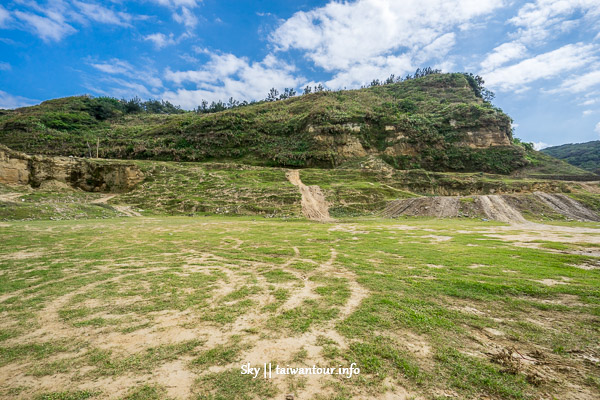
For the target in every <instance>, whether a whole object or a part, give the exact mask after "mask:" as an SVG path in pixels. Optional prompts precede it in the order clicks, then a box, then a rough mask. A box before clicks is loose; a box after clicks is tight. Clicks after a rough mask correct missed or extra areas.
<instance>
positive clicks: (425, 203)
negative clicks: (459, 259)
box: [381, 192, 600, 224]
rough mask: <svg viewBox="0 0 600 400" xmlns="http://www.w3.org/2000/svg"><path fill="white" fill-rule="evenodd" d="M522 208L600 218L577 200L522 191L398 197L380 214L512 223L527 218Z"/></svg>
mask: <svg viewBox="0 0 600 400" xmlns="http://www.w3.org/2000/svg"><path fill="white" fill-rule="evenodd" d="M521 212H529V213H531V214H534V215H539V214H542V215H543V214H545V213H550V214H551V213H556V214H560V215H563V216H565V217H567V218H569V219H576V220H580V221H600V216H599V215H597V214H596V213H595V212H594V211H592V210H590V209H588V208H586V207H585V206H584V205H583V204H581V203H579V202H578V201H576V200H573V199H572V198H570V197H568V196H566V195H564V194H557V193H543V192H535V193H534V194H523V195H482V196H467V197H459V196H432V197H419V198H413V199H404V200H395V201H392V202H390V203H388V205H387V207H386V208H385V209H384V210H383V212H382V213H381V215H382V216H383V217H387V218H394V217H398V216H400V215H408V216H424V217H436V218H448V217H461V216H463V217H464V216H466V217H483V218H488V219H492V220H496V221H502V222H508V223H512V224H524V223H528V221H527V220H526V219H525V218H524V217H523V215H522V214H521Z"/></svg>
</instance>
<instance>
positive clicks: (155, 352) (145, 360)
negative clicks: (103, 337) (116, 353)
mask: <svg viewBox="0 0 600 400" xmlns="http://www.w3.org/2000/svg"><path fill="white" fill-rule="evenodd" d="M202 343H203V342H201V341H199V340H190V341H186V342H181V343H177V344H170V345H164V346H158V347H152V348H149V349H146V350H144V351H141V352H139V353H136V354H131V355H129V356H127V357H122V358H116V357H113V356H112V353H111V352H110V351H107V350H100V349H93V350H91V351H90V352H89V353H88V355H87V359H88V362H89V363H90V364H91V365H94V366H96V370H94V371H92V373H93V374H97V375H105V376H107V375H121V374H123V373H126V372H130V371H149V370H152V369H153V368H155V367H156V366H157V365H160V364H161V363H164V362H167V361H172V360H175V359H177V358H178V357H179V356H181V355H183V354H190V353H193V352H194V351H195V349H196V347H198V346H200V345H202Z"/></svg>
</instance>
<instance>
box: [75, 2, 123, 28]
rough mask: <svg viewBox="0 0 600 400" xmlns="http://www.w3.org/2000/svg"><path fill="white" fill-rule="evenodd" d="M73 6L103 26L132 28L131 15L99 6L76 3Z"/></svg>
mask: <svg viewBox="0 0 600 400" xmlns="http://www.w3.org/2000/svg"><path fill="white" fill-rule="evenodd" d="M73 4H74V5H75V6H76V7H77V8H78V9H79V10H80V11H81V13H82V14H83V15H85V16H86V17H87V18H88V19H90V20H91V21H96V22H99V23H102V24H109V25H120V26H130V21H131V19H132V17H131V15H129V14H127V13H124V12H115V11H113V10H111V9H108V8H106V7H103V6H101V5H98V4H93V3H84V2H81V1H74V2H73Z"/></svg>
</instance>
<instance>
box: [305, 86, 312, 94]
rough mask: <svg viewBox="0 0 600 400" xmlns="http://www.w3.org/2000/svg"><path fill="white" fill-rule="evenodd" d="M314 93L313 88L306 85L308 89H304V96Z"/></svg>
mask: <svg viewBox="0 0 600 400" xmlns="http://www.w3.org/2000/svg"><path fill="white" fill-rule="evenodd" d="M311 92H312V88H311V87H310V86H308V85H306V87H305V88H304V94H311Z"/></svg>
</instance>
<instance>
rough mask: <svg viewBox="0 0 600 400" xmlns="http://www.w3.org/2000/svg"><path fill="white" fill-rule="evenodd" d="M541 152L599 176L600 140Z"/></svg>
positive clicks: (550, 148) (564, 145)
mask: <svg viewBox="0 0 600 400" xmlns="http://www.w3.org/2000/svg"><path fill="white" fill-rule="evenodd" d="M542 152H544V153H546V154H548V155H551V156H552V157H556V158H559V159H561V160H564V161H566V162H568V163H569V164H572V165H575V166H577V167H579V168H583V169H585V170H588V171H591V172H594V173H596V174H600V140H595V141H592V142H587V143H575V144H563V145H562V146H554V147H548V148H546V149H544V150H542Z"/></svg>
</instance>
